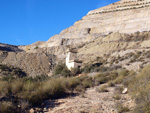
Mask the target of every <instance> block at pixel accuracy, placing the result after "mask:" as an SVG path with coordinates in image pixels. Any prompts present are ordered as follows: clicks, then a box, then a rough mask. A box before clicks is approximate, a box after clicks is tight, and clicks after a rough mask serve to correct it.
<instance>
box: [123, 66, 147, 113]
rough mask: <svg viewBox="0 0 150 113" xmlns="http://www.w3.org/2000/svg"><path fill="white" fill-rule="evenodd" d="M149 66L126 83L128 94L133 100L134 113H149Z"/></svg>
mask: <svg viewBox="0 0 150 113" xmlns="http://www.w3.org/2000/svg"><path fill="white" fill-rule="evenodd" d="M149 81H150V66H146V67H145V68H143V69H142V70H141V71H140V73H139V74H137V75H136V76H133V77H132V78H131V79H129V80H128V81H126V84H127V86H128V89H129V94H130V95H131V96H132V98H134V99H135V102H136V103H137V106H136V108H135V111H134V112H135V113H149V112H150V107H149V106H150V82H149Z"/></svg>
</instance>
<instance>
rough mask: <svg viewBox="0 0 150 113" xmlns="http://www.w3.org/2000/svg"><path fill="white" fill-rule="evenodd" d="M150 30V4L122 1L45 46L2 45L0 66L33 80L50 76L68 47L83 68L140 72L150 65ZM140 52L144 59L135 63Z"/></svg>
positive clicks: (95, 12) (142, 0) (94, 13)
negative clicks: (102, 66) (97, 64)
mask: <svg viewBox="0 0 150 113" xmlns="http://www.w3.org/2000/svg"><path fill="white" fill-rule="evenodd" d="M149 26H150V0H121V1H119V2H116V3H113V4H110V5H108V6H105V7H102V8H99V9H96V10H93V11H90V12H89V13H88V14H87V15H86V16H84V17H83V18H82V19H81V20H79V21H77V22H75V24H74V25H73V26H71V27H69V28H67V29H65V30H63V31H62V32H61V33H60V34H58V35H55V36H53V37H51V38H50V39H49V40H48V41H46V42H40V41H39V42H36V43H34V44H31V45H28V46H19V47H16V46H11V47H8V46H7V47H6V46H5V47H4V45H3V46H1V45H0V50H2V52H1V54H0V63H2V64H7V65H13V66H15V67H20V68H22V69H23V70H24V71H25V72H27V73H28V75H31V76H36V75H40V74H48V75H50V73H51V71H52V69H53V67H54V65H55V64H56V63H57V62H59V61H61V62H63V61H64V59H65V55H66V49H67V47H71V48H76V49H78V52H79V53H78V58H79V59H81V60H82V61H83V63H84V64H89V63H93V62H98V61H99V60H101V61H105V65H107V66H110V65H120V66H122V67H125V68H127V69H131V67H133V69H139V68H140V66H144V65H145V64H147V63H148V62H149V56H148V55H145V54H146V52H147V53H149V50H150V45H149V44H150V40H149V39H150V32H149V30H150V27H149ZM139 52H142V54H141V55H143V56H138V58H139V60H135V59H134V61H133V58H134V57H135V56H136V55H137V54H138V53H139ZM120 57H122V58H123V59H122V60H119V59H118V58H120ZM127 57H129V58H128V59H126V58H127ZM142 58H143V59H145V60H141V59H142ZM56 59H57V60H56ZM131 60H132V61H131ZM141 62H142V63H141Z"/></svg>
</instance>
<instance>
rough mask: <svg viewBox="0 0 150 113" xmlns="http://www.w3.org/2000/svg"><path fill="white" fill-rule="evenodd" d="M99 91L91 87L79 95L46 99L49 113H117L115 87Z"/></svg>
mask: <svg viewBox="0 0 150 113" xmlns="http://www.w3.org/2000/svg"><path fill="white" fill-rule="evenodd" d="M108 90H109V92H104V93H98V92H96V87H94V88H89V89H87V91H86V92H85V93H84V94H81V95H79V96H75V97H70V98H64V99H57V100H55V101H52V100H49V101H45V104H46V106H45V107H46V108H47V109H48V111H47V113H117V112H116V110H115V102H114V98H113V93H114V88H108Z"/></svg>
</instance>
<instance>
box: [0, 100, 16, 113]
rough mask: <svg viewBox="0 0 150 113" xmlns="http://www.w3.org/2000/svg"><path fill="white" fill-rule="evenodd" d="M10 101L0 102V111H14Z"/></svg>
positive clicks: (10, 112) (2, 112)
mask: <svg viewBox="0 0 150 113" xmlns="http://www.w3.org/2000/svg"><path fill="white" fill-rule="evenodd" d="M14 110H15V108H14V104H13V103H12V102H0V113H15V111H14Z"/></svg>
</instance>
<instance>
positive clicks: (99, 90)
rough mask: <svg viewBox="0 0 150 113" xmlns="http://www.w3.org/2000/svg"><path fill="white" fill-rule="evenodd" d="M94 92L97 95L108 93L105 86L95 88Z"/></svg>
mask: <svg viewBox="0 0 150 113" xmlns="http://www.w3.org/2000/svg"><path fill="white" fill-rule="evenodd" d="M96 91H97V92H99V93H103V92H108V90H107V86H106V85H104V86H100V87H98V88H96Z"/></svg>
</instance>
